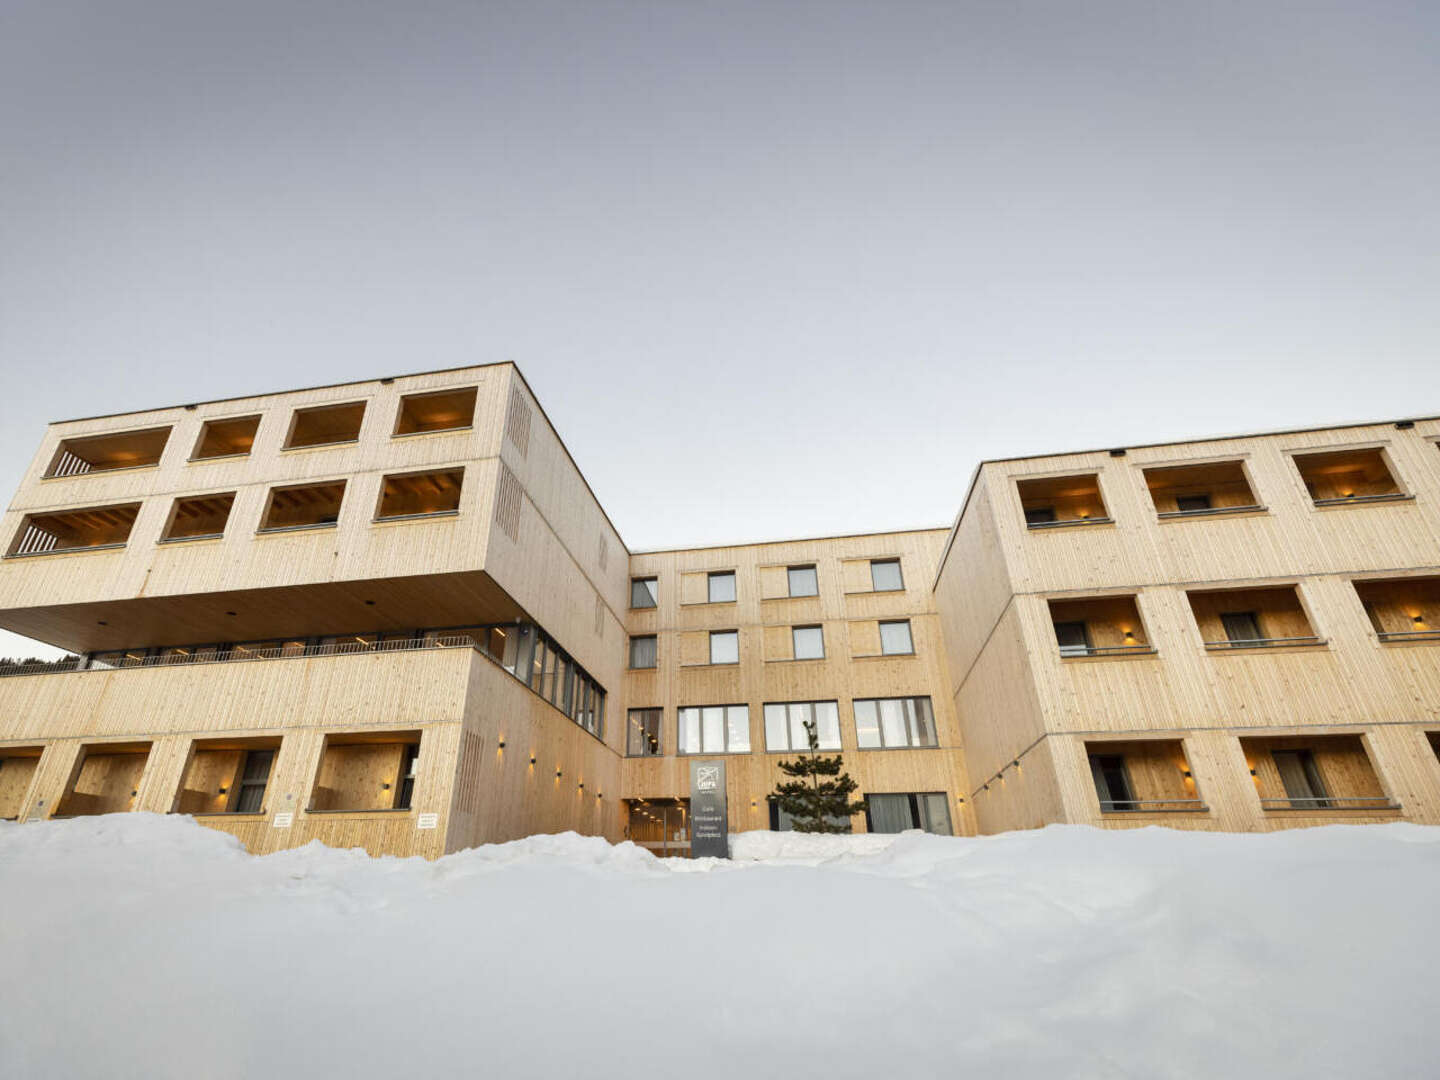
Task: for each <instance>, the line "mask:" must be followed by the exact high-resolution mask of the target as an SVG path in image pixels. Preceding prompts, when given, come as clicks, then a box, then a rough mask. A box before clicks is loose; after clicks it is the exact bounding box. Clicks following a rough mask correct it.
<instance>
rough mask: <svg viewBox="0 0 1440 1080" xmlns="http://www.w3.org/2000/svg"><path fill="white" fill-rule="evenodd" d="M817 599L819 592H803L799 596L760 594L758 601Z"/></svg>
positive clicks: (771, 602)
mask: <svg viewBox="0 0 1440 1080" xmlns="http://www.w3.org/2000/svg"><path fill="white" fill-rule="evenodd" d="M845 595H846V596H849V595H851V594H850V593H846V594H845ZM819 599H820V594H819V593H804V594H803V595H800V596H762V597H760V602H761V603H762V604H773V603H775V602H776V601H777V600H819Z"/></svg>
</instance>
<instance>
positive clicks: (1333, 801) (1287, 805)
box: [1260, 795, 1400, 810]
mask: <svg viewBox="0 0 1440 1080" xmlns="http://www.w3.org/2000/svg"><path fill="white" fill-rule="evenodd" d="M1260 805H1261V806H1263V807H1264V808H1265V809H1266V810H1399V809H1400V804H1399V803H1397V802H1396V801H1395V800H1394V799H1390V798H1387V797H1386V796H1384V795H1363V796H1347V797H1345V798H1337V797H1336V796H1334V795H1307V796H1303V797H1300V798H1294V799H1291V798H1284V799H1261V800H1260Z"/></svg>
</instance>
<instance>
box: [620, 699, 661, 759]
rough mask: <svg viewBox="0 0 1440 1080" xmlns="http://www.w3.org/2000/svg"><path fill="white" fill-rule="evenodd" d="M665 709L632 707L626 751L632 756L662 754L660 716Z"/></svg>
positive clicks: (655, 755)
mask: <svg viewBox="0 0 1440 1080" xmlns="http://www.w3.org/2000/svg"><path fill="white" fill-rule="evenodd" d="M663 715H664V710H663V709H631V710H630V734H629V737H628V739H627V741H626V744H625V753H626V754H628V755H629V756H630V757H658V756H659V754H660V718H661V717H662V716H663Z"/></svg>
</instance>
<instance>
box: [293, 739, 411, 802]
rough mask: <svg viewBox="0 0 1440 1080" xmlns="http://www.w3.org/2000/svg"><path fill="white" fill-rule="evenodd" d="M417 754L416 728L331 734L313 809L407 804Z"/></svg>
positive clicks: (316, 778) (318, 776) (321, 764)
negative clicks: (405, 730)
mask: <svg viewBox="0 0 1440 1080" xmlns="http://www.w3.org/2000/svg"><path fill="white" fill-rule="evenodd" d="M419 757H420V733H419V732H418V731H411V732H384V733H377V734H374V735H330V736H327V737H326V739H325V750H324V752H323V754H322V755H321V758H320V771H319V772H318V773H317V774H316V777H315V789H314V791H313V792H311V795H310V806H309V809H310V811H312V812H315V811H321V812H324V811H345V810H349V811H363V810H409V809H410V804H411V801H412V800H413V798H414V794H415V766H416V763H417V762H418V760H419Z"/></svg>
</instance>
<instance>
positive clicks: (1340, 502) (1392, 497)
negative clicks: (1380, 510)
mask: <svg viewBox="0 0 1440 1080" xmlns="http://www.w3.org/2000/svg"><path fill="white" fill-rule="evenodd" d="M1413 498H1415V496H1414V495H1410V494H1408V493H1406V492H1404V491H1389V492H1386V493H1385V494H1384V495H1339V496H1336V497H1335V498H1333V499H1316V500H1315V505H1316V506H1349V505H1351V504H1352V503H1377V502H1405V501H1407V500H1409V499H1413Z"/></svg>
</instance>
